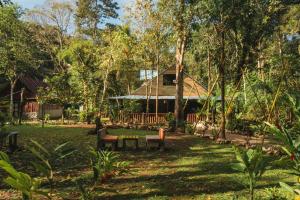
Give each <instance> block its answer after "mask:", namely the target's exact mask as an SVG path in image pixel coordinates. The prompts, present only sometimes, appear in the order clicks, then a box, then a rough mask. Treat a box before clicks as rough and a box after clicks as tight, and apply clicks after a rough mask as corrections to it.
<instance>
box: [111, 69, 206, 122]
mask: <svg viewBox="0 0 300 200" xmlns="http://www.w3.org/2000/svg"><path fill="white" fill-rule="evenodd" d="M175 81H176V71H175V69H174V68H169V69H167V70H165V71H163V72H161V73H160V74H159V75H158V85H157V76H156V77H153V78H152V79H151V80H147V81H145V82H144V83H143V84H142V86H141V87H139V88H138V89H136V90H135V91H134V92H133V93H132V94H129V95H126V96H116V97H110V99H111V100H119V101H120V100H121V101H122V100H126V99H128V100H136V101H138V102H139V103H140V104H141V110H140V112H139V113H134V114H131V115H135V116H136V117H134V118H138V119H137V121H141V120H142V121H143V117H145V116H146V117H148V118H149V119H148V120H146V121H148V122H149V121H151V122H153V123H154V122H155V123H156V121H157V120H158V121H159V122H163V121H165V116H166V113H170V112H171V113H174V109H175V94H176V82H175ZM183 81H184V84H183V100H184V101H183V102H184V105H183V106H184V114H185V117H186V120H187V121H190V122H192V121H196V120H197V117H196V114H195V113H196V112H197V111H198V110H199V109H200V108H201V105H200V103H199V100H200V99H206V97H207V93H208V91H207V89H206V87H205V86H203V85H202V84H201V83H199V82H198V81H196V80H195V79H193V78H192V77H191V76H189V75H188V74H187V73H185V72H184V76H183ZM157 89H158V90H157ZM156 92H157V93H158V95H156ZM156 98H157V99H158V114H157V115H158V118H159V119H154V118H157V115H156ZM147 101H148V106H149V109H148V113H147ZM146 113H147V114H146ZM150 118H151V119H150ZM133 121H134V120H133Z"/></svg>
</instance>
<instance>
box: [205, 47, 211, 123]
mask: <svg viewBox="0 0 300 200" xmlns="http://www.w3.org/2000/svg"><path fill="white" fill-rule="evenodd" d="M207 54H208V55H207V68H208V74H207V75H208V76H207V77H208V81H207V90H208V92H209V93H210V90H211V57H210V49H208V52H207ZM207 98H208V99H207V111H206V121H209V114H210V109H211V107H210V97H207Z"/></svg>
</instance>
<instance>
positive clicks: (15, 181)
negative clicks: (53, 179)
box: [0, 151, 49, 200]
mask: <svg viewBox="0 0 300 200" xmlns="http://www.w3.org/2000/svg"><path fill="white" fill-rule="evenodd" d="M0 168H1V169H3V170H4V171H6V172H7V174H8V175H9V176H8V177H7V178H5V179H4V183H6V184H7V185H9V186H10V187H12V188H14V189H16V190H18V191H20V192H21V193H22V199H23V200H31V199H33V195H34V194H39V195H43V196H46V197H48V198H49V196H48V194H47V192H45V191H42V190H41V189H40V184H41V181H40V180H39V179H37V178H32V177H31V176H30V175H28V174H26V173H23V172H19V171H17V170H16V169H15V168H14V167H13V166H12V165H11V164H10V161H9V157H8V155H7V154H6V153H4V152H2V151H0Z"/></svg>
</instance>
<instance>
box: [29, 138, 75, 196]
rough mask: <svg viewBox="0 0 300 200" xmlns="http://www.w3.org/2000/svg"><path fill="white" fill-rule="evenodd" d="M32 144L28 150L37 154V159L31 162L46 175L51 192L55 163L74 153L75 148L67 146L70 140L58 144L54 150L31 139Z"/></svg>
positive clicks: (38, 170)
mask: <svg viewBox="0 0 300 200" xmlns="http://www.w3.org/2000/svg"><path fill="white" fill-rule="evenodd" d="M31 143H32V146H31V147H28V150H29V151H30V152H31V153H32V154H33V155H34V156H35V158H36V160H37V161H31V164H32V165H33V167H34V168H35V170H36V171H37V172H39V173H40V174H41V175H42V176H45V177H46V178H47V180H48V182H49V184H50V188H51V192H52V189H53V163H54V162H55V161H57V160H61V159H64V158H66V157H67V156H70V155H71V154H73V153H74V151H75V150H74V149H73V148H66V147H67V145H68V142H66V143H63V144H60V145H58V146H57V147H56V148H54V149H53V150H47V149H46V148H45V147H43V146H42V145H41V144H39V143H38V142H37V141H34V140H31Z"/></svg>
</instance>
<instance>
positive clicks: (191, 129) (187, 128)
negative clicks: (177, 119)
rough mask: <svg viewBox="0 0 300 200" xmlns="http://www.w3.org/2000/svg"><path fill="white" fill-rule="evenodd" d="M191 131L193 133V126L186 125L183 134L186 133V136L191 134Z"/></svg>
mask: <svg viewBox="0 0 300 200" xmlns="http://www.w3.org/2000/svg"><path fill="white" fill-rule="evenodd" d="M193 131H194V128H193V125H191V124H187V125H186V126H185V132H186V133H188V134H193Z"/></svg>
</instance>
